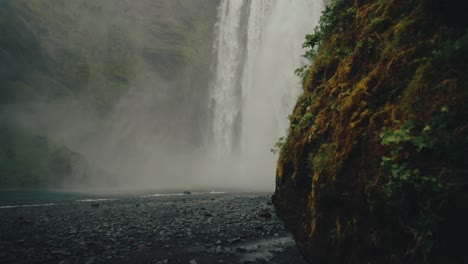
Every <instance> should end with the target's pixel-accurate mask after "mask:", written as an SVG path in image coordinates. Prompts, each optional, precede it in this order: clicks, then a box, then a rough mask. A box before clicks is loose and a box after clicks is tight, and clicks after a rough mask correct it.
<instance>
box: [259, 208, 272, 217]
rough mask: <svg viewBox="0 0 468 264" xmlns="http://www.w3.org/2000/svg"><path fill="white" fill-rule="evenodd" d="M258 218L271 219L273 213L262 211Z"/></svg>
mask: <svg viewBox="0 0 468 264" xmlns="http://www.w3.org/2000/svg"><path fill="white" fill-rule="evenodd" d="M258 217H260V218H271V213H270V211H269V210H268V209H261V210H260V211H259V212H258Z"/></svg>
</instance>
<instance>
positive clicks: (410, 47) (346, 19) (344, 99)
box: [273, 0, 468, 263]
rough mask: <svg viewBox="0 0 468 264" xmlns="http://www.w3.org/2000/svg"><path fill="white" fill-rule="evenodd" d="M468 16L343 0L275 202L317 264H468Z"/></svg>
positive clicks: (297, 114)
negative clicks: (467, 156) (466, 246)
mask: <svg viewBox="0 0 468 264" xmlns="http://www.w3.org/2000/svg"><path fill="white" fill-rule="evenodd" d="M462 10H464V8H463V7H462V6H461V4H460V3H458V2H457V1H443V0H407V1H396V0H385V1H378V0H374V1H372V0H368V1H365V0H355V1H354V0H353V1H350V0H334V1H333V2H332V3H331V4H330V7H329V8H328V9H327V11H326V12H325V13H324V16H323V17H322V22H321V23H322V25H324V24H325V26H323V27H322V28H321V32H320V36H318V37H317V38H314V37H309V38H308V41H313V42H314V43H309V44H307V42H306V44H305V45H306V46H310V47H315V44H317V45H316V46H317V47H318V49H316V50H312V52H309V53H308V54H306V56H308V55H309V56H310V57H313V60H314V62H313V64H312V66H311V67H309V68H304V69H303V70H302V71H299V73H301V72H302V77H303V88H304V92H303V94H302V95H301V96H300V98H299V99H298V102H297V104H296V106H295V108H294V111H293V113H292V115H291V116H290V128H289V132H288V136H287V137H286V139H284V141H283V142H281V144H280V145H281V151H280V157H279V160H278V166H277V176H276V177H277V178H276V191H275V194H274V196H273V203H274V205H275V207H276V211H277V214H278V216H279V217H280V218H281V219H282V220H283V221H284V223H285V225H286V227H287V228H288V229H289V230H290V231H291V232H292V233H293V235H294V237H295V239H296V242H297V245H298V247H299V249H300V250H301V252H302V253H303V255H304V256H305V258H306V259H307V260H309V261H310V262H312V263H468V254H467V252H466V249H465V245H466V243H465V241H466V238H467V237H468V225H467V223H468V175H467V174H468V164H467V162H466V156H465V155H466V150H468V123H467V112H468V107H467V104H466V102H467V99H468V96H467V91H468V87H467V78H468V74H467V73H468V69H467V68H468V67H467V61H468V31H467V23H466V17H465V16H464V14H463V11H462Z"/></svg>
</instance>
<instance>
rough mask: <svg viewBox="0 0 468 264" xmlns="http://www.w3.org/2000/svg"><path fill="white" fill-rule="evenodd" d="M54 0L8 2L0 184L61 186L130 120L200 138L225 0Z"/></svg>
mask: <svg viewBox="0 0 468 264" xmlns="http://www.w3.org/2000/svg"><path fill="white" fill-rule="evenodd" d="M52 2H53V1H47V0H32V1H29V0H5V1H0V143H1V147H0V187H43V186H54V187H56V186H60V185H61V183H62V181H63V180H64V179H68V178H70V174H72V172H71V171H72V170H73V167H74V165H75V164H76V163H77V162H75V160H76V159H79V162H78V163H79V164H81V163H84V161H83V160H84V159H89V160H95V157H91V156H90V154H89V153H92V154H94V153H98V152H99V151H96V149H98V150H99V149H103V148H102V147H95V145H97V144H96V142H104V141H105V140H106V139H108V138H109V134H110V133H111V132H113V131H115V130H117V129H116V128H115V126H116V125H115V124H116V123H118V122H122V123H123V122H126V121H127V120H131V121H129V123H126V124H125V126H127V127H138V129H135V131H138V132H139V131H143V132H144V131H149V130H150V129H153V130H152V131H149V132H148V134H151V135H154V134H156V132H155V130H157V132H159V133H161V134H162V135H161V136H160V137H161V138H163V137H165V138H169V137H170V138H176V137H177V139H178V140H179V141H180V142H182V143H181V144H185V145H189V144H192V145H196V146H197V144H198V145H199V144H201V143H200V142H201V141H202V138H203V135H204V126H206V122H207V121H206V119H207V117H206V116H207V114H206V112H207V110H206V105H208V100H207V99H205V98H207V96H206V94H207V93H208V88H207V87H208V80H209V79H210V78H209V77H210V74H211V73H210V65H211V61H210V58H211V52H212V47H211V45H212V40H213V37H214V36H213V31H214V24H215V20H216V7H217V5H218V2H219V1H218V0H196V1H182V0H181V1H179V0H176V1H173V0H158V1H152V0H142V1H138V2H135V1H130V0H116V1H113V0H102V1H86V0H76V1H64V2H53V3H52ZM143 97H144V98H145V99H144V100H143V99H140V98H143ZM131 100H135V101H138V102H137V103H134V102H133V101H131ZM128 101H131V103H129V105H131V106H132V107H133V108H130V107H127V106H126V103H127V102H128ZM191 102H196V103H191ZM175 105H177V107H174V106H175ZM139 106H141V107H140V108H138V107H139ZM136 117H138V118H136ZM159 120H164V122H162V121H159ZM148 124H151V125H148ZM140 127H144V128H145V129H140ZM153 127H157V129H154V128H153ZM90 131H92V132H90ZM135 133H137V132H135ZM128 134H131V133H128ZM125 136H126V135H125ZM144 136H145V135H140V134H138V135H134V134H131V135H129V136H128V137H135V138H143V137H144ZM158 136H159V135H158ZM128 137H127V138H124V139H122V138H120V139H119V140H116V142H123V141H125V140H126V141H127V142H128V141H130V139H128ZM148 137H149V136H148ZM132 139H133V138H132ZM76 142H78V143H76ZM132 143H133V142H132ZM103 145H105V144H103ZM108 145H109V144H108ZM122 145H124V146H131V145H134V144H129V143H124V144H122ZM148 145H149V144H148ZM194 147H195V146H194ZM115 148H120V146H115ZM129 148H131V147H129ZM125 151H128V149H122V150H121V152H125ZM109 152H111V153H115V151H114V150H112V151H109ZM80 155H81V157H80V158H76V157H78V156H80ZM85 156H86V157H85ZM97 156H106V155H101V154H99V155H97ZM127 159H128V158H127ZM79 167H80V168H81V167H83V166H79ZM85 167H88V166H85ZM73 171H74V170H73ZM73 173H74V172H73ZM78 173H79V174H80V175H81V174H82V173H81V171H80V172H78ZM78 178H79V179H80V180H81V178H82V177H81V176H80V177H78Z"/></svg>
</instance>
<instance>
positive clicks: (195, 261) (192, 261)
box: [190, 259, 198, 264]
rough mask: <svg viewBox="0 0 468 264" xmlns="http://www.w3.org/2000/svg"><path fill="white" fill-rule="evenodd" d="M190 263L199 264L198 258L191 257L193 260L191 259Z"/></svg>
mask: <svg viewBox="0 0 468 264" xmlns="http://www.w3.org/2000/svg"><path fill="white" fill-rule="evenodd" d="M190 264H198V262H197V260H196V259H191V260H190Z"/></svg>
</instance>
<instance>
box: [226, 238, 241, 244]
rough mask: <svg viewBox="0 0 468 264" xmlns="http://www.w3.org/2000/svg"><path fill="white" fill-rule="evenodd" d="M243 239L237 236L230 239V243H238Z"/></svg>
mask: <svg viewBox="0 0 468 264" xmlns="http://www.w3.org/2000/svg"><path fill="white" fill-rule="evenodd" d="M240 240H241V238H240V237H235V238H231V239H228V243H230V244H232V243H237V242H239V241H240Z"/></svg>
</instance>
